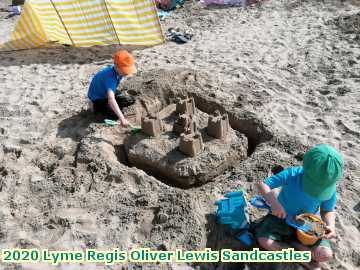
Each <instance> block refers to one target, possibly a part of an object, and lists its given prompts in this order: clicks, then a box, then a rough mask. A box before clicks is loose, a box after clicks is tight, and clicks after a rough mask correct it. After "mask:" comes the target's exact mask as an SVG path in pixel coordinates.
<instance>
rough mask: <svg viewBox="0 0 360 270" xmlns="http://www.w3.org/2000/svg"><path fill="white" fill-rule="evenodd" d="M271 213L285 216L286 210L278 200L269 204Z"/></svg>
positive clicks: (281, 216)
mask: <svg viewBox="0 0 360 270" xmlns="http://www.w3.org/2000/svg"><path fill="white" fill-rule="evenodd" d="M271 214H272V215H274V216H276V217H278V218H285V217H286V212H285V210H284V208H283V207H282V205H281V204H280V203H279V202H275V203H273V204H272V205H271Z"/></svg>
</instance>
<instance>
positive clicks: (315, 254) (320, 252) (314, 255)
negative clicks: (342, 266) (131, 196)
mask: <svg viewBox="0 0 360 270" xmlns="http://www.w3.org/2000/svg"><path fill="white" fill-rule="evenodd" d="M290 244H291V246H293V247H294V248H295V249H297V250H301V251H311V259H312V260H314V261H317V262H326V261H328V260H330V259H331V258H332V256H333V254H332V250H331V249H330V248H328V247H322V246H317V247H314V248H309V247H307V246H304V245H302V244H301V243H298V242H291V243H290Z"/></svg>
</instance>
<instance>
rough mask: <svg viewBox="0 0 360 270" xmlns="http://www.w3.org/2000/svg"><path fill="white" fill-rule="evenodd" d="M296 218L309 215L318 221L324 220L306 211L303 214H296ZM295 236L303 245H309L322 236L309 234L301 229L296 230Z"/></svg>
mask: <svg viewBox="0 0 360 270" xmlns="http://www.w3.org/2000/svg"><path fill="white" fill-rule="evenodd" d="M297 217H298V218H299V217H310V218H312V219H314V220H316V221H319V222H320V223H322V224H324V225H326V224H325V222H323V221H322V220H321V217H319V216H318V215H314V214H308V213H305V214H301V215H298V216H297ZM296 236H297V239H298V240H299V241H300V243H302V244H303V245H305V246H311V245H313V244H315V243H316V242H317V241H318V240H319V239H321V238H322V237H323V235H322V236H320V237H318V236H316V235H311V234H308V233H306V232H304V231H302V230H296Z"/></svg>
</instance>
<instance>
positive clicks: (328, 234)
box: [324, 226, 336, 239]
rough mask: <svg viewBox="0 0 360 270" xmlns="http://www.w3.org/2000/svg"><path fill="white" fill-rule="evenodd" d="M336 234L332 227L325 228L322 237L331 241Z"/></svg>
mask: <svg viewBox="0 0 360 270" xmlns="http://www.w3.org/2000/svg"><path fill="white" fill-rule="evenodd" d="M335 236H336V233H335V227H332V226H326V233H325V235H324V238H325V239H332V238H335Z"/></svg>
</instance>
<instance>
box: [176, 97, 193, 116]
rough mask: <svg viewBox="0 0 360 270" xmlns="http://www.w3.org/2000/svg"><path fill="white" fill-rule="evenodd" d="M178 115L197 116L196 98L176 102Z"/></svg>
mask: <svg viewBox="0 0 360 270" xmlns="http://www.w3.org/2000/svg"><path fill="white" fill-rule="evenodd" d="M176 113H177V114H190V115H192V114H195V102H194V98H187V99H178V100H177V101H176Z"/></svg>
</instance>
